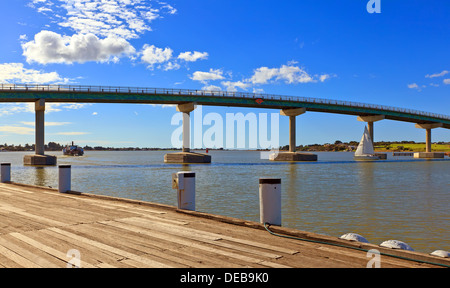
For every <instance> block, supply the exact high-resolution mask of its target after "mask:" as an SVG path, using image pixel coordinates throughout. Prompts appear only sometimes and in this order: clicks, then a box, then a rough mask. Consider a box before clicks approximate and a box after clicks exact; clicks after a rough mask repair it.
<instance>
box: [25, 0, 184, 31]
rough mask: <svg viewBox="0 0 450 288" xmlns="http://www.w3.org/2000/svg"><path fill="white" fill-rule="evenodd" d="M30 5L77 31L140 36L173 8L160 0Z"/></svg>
mask: <svg viewBox="0 0 450 288" xmlns="http://www.w3.org/2000/svg"><path fill="white" fill-rule="evenodd" d="M30 1H31V2H30V3H29V6H30V7H33V8H35V9H36V10H37V11H38V12H40V13H45V12H49V10H52V11H53V12H52V13H51V14H46V15H47V16H48V17H49V18H50V19H51V20H52V22H55V23H57V24H58V25H59V26H61V27H66V28H69V29H72V30H74V31H75V32H76V33H78V34H88V33H93V34H95V35H97V36H100V37H110V36H116V37H119V38H124V39H135V38H139V36H140V35H141V34H143V33H144V32H146V31H151V27H150V24H151V22H152V21H154V20H155V19H158V18H163V15H173V14H175V13H176V11H177V10H176V9H175V8H174V7H172V6H171V5H169V4H167V3H164V2H159V1H147V0H89V1H87V0H48V1H41V0H30Z"/></svg>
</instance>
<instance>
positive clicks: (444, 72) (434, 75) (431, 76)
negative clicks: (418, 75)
mask: <svg viewBox="0 0 450 288" xmlns="http://www.w3.org/2000/svg"><path fill="white" fill-rule="evenodd" d="M448 73H450V72H449V71H447V70H444V71H442V72H440V73H436V74H431V75H429V74H428V75H425V77H426V78H436V77H442V76H445V75H447V74H448Z"/></svg>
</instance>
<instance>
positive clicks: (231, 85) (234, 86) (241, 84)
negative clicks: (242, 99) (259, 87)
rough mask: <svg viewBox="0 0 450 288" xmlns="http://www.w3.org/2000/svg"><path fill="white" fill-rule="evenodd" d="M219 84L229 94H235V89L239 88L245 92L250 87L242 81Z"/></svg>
mask: <svg viewBox="0 0 450 288" xmlns="http://www.w3.org/2000/svg"><path fill="white" fill-rule="evenodd" d="M221 84H222V85H223V86H224V87H225V89H226V90H227V91H229V92H237V88H241V89H242V90H247V88H249V87H250V86H251V84H250V83H244V82H242V81H235V82H232V81H222V82H221Z"/></svg>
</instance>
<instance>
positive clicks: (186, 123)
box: [164, 102, 211, 164]
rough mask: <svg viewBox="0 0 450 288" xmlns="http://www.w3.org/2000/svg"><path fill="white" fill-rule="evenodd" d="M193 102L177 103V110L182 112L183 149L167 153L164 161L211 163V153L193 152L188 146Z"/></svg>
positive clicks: (193, 107)
mask: <svg viewBox="0 0 450 288" xmlns="http://www.w3.org/2000/svg"><path fill="white" fill-rule="evenodd" d="M194 109H195V103H193V102H190V103H184V104H178V105H177V111H178V112H182V113H183V149H182V152H177V153H169V154H166V155H164V162H165V163H182V164H189V163H211V155H208V154H202V153H193V152H191V148H190V142H191V141H190V134H191V133H190V131H191V128H190V127H191V116H190V113H191V112H192V111H194Z"/></svg>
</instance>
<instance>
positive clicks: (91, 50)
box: [22, 30, 135, 64]
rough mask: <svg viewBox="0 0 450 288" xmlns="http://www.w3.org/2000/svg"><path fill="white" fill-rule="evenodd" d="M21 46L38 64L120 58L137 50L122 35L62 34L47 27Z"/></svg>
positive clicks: (27, 56) (29, 61)
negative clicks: (120, 36) (100, 36)
mask: <svg viewBox="0 0 450 288" xmlns="http://www.w3.org/2000/svg"><path fill="white" fill-rule="evenodd" d="M22 49H23V55H24V56H25V57H26V60H27V62H28V63H33V62H36V63H39V64H49V63H65V64H72V63H74V62H77V63H84V62H88V61H96V62H107V61H117V57H121V56H123V55H131V54H133V53H135V49H134V48H133V46H131V44H130V43H128V41H126V40H125V39H123V38H117V37H114V36H111V37H107V38H105V39H99V38H98V37H97V36H95V35H94V34H76V35H73V36H62V35H60V34H58V33H55V32H52V31H46V30H44V31H41V32H39V33H38V34H36V35H35V37H34V40H32V41H29V42H27V43H24V44H22Z"/></svg>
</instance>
